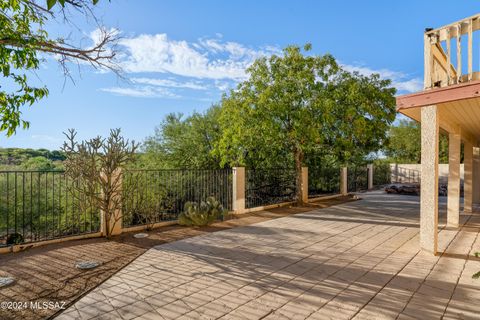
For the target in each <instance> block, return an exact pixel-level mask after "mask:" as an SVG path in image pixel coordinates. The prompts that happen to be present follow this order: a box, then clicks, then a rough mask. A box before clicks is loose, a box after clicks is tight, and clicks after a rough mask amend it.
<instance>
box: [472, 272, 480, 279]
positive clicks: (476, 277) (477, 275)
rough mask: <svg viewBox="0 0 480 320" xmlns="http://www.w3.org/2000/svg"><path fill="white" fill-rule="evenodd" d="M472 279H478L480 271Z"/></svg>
mask: <svg viewBox="0 0 480 320" xmlns="http://www.w3.org/2000/svg"><path fill="white" fill-rule="evenodd" d="M472 278H473V279H478V278H480V271H478V272H477V273H475V274H474V275H473V276H472Z"/></svg>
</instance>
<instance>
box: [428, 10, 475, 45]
mask: <svg viewBox="0 0 480 320" xmlns="http://www.w3.org/2000/svg"><path fill="white" fill-rule="evenodd" d="M469 21H472V31H477V30H479V29H480V14H476V15H474V16H471V17H468V18H465V19H462V20H458V21H455V22H453V23H450V24H447V25H444V26H442V27H440V28H436V29H433V30H431V31H428V32H425V34H427V35H432V34H436V35H438V37H439V41H445V40H446V39H447V31H446V30H447V28H451V27H455V26H456V25H458V24H460V25H461V28H460V30H459V31H457V30H455V33H457V34H456V35H452V36H458V35H459V34H460V35H463V34H467V33H468V28H469V27H468V25H467V23H468V22H469Z"/></svg>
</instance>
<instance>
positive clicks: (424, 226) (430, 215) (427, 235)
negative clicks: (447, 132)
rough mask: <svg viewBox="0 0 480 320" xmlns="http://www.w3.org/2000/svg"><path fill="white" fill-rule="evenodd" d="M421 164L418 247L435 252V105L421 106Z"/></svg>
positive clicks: (436, 136) (436, 123) (436, 190)
mask: <svg viewBox="0 0 480 320" xmlns="http://www.w3.org/2000/svg"><path fill="white" fill-rule="evenodd" d="M421 120H422V121H421V133H422V139H421V140H422V157H421V159H422V164H421V168H422V170H421V184H420V186H421V191H420V247H421V248H422V249H423V250H426V251H429V252H431V253H433V254H436V253H437V239H438V134H439V119H438V108H437V106H436V105H433V106H427V107H423V108H421Z"/></svg>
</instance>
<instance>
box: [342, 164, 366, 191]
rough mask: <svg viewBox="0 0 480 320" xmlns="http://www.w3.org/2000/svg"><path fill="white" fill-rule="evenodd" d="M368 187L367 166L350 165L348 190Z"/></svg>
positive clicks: (361, 189) (360, 189)
mask: <svg viewBox="0 0 480 320" xmlns="http://www.w3.org/2000/svg"><path fill="white" fill-rule="evenodd" d="M367 189H368V169H367V166H366V165H365V166H355V167H348V169H347V191H348V192H357V191H363V190H367Z"/></svg>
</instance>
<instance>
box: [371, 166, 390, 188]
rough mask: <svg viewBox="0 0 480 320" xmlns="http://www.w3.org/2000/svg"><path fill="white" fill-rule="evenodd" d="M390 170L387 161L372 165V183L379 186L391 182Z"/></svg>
mask: <svg viewBox="0 0 480 320" xmlns="http://www.w3.org/2000/svg"><path fill="white" fill-rule="evenodd" d="M391 177H392V172H391V170H390V164H389V163H376V164H375V165H374V167H373V185H374V186H381V185H384V184H389V183H391V181H392V179H391Z"/></svg>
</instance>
